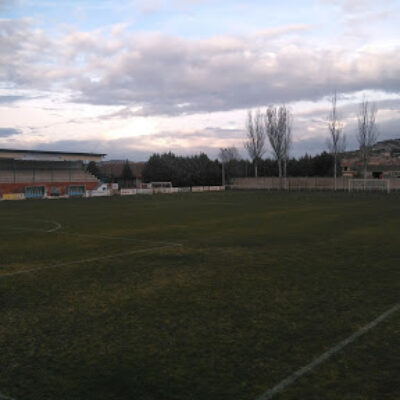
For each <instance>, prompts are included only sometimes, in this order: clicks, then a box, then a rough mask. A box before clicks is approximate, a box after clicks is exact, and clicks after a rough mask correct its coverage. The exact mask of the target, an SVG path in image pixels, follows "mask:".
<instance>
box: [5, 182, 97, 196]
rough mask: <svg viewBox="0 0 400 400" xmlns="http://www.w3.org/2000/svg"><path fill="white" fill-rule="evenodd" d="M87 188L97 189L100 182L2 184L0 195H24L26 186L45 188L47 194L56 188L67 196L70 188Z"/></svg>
mask: <svg viewBox="0 0 400 400" xmlns="http://www.w3.org/2000/svg"><path fill="white" fill-rule="evenodd" d="M83 185H84V186H86V190H93V189H96V187H97V185H98V182H50V183H49V182H35V183H0V195H2V194H4V193H24V189H25V187H26V186H45V187H46V191H47V194H50V188H51V187H56V188H58V190H59V193H60V195H63V194H65V192H66V190H67V187H68V186H83Z"/></svg>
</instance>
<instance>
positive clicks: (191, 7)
mask: <svg viewBox="0 0 400 400" xmlns="http://www.w3.org/2000/svg"><path fill="white" fill-rule="evenodd" d="M0 55H1V57H0V148H13V149H40V150H60V151H79V152H83V151H84V152H99V153H106V154H107V159H130V160H133V161H144V160H146V159H147V158H148V157H149V156H150V155H151V154H152V153H154V152H165V151H172V152H174V153H176V154H183V155H189V154H195V153H198V152H205V153H206V154H208V155H209V156H210V157H212V158H215V157H217V155H218V151H219V148H221V147H229V146H236V147H237V148H238V150H239V151H240V153H241V155H242V156H243V157H246V156H247V155H246V153H245V150H244V147H243V143H244V138H245V121H246V116H247V113H248V111H249V110H257V109H261V110H265V108H266V107H267V106H268V105H280V104H285V105H287V106H288V107H289V108H290V109H291V111H292V113H293V147H292V155H293V156H295V157H299V156H301V155H303V154H304V153H306V152H307V153H309V154H316V153H319V152H321V151H324V150H326V149H327V139H328V134H329V132H328V129H327V121H326V120H327V115H328V113H329V109H330V101H329V100H330V98H331V96H332V94H333V93H334V91H335V90H336V91H337V93H338V108H339V112H340V115H341V117H342V119H343V121H344V132H345V134H346V137H347V146H348V149H354V148H356V147H357V141H356V132H357V112H358V106H359V103H360V101H361V100H362V99H363V98H364V97H366V98H367V99H368V100H369V101H371V102H375V103H376V105H377V108H378V115H377V123H378V130H379V139H380V140H385V139H389V138H400V0H380V1H379V2H377V1H369V0H303V1H301V0H300V1H295V0H292V1H289V0H281V1H279V2H277V1H270V0H252V1H251V2H246V1H243V0H219V1H217V0H147V1H146V0H119V1H118V2H115V1H108V0H86V1H78V0H68V1H67V0H0ZM271 155H272V153H271V152H270V149H269V148H267V152H266V156H271Z"/></svg>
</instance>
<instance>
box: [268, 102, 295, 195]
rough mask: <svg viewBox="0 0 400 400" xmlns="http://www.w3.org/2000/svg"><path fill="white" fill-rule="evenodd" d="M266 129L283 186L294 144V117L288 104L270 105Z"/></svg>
mask: <svg viewBox="0 0 400 400" xmlns="http://www.w3.org/2000/svg"><path fill="white" fill-rule="evenodd" d="M264 122H265V131H266V133H267V136H268V139H269V142H270V144H271V147H272V151H273V153H274V156H275V158H276V161H277V163H278V175H279V178H280V182H281V188H282V186H283V185H282V177H283V176H285V177H286V174H287V160H288V159H289V152H290V148H291V144H292V117H291V112H290V110H289V109H288V108H287V107H286V106H280V107H278V108H277V107H275V106H269V107H268V108H267V112H266V115H265V120H264Z"/></svg>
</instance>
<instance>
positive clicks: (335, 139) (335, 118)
mask: <svg viewBox="0 0 400 400" xmlns="http://www.w3.org/2000/svg"><path fill="white" fill-rule="evenodd" d="M331 106H332V108H331V111H330V113H329V115H328V129H329V139H328V149H329V151H330V153H331V154H332V155H333V181H334V189H335V190H336V188H337V182H336V180H337V162H338V156H339V154H340V153H342V152H343V151H344V150H345V148H346V136H345V135H344V133H343V121H342V120H341V119H340V116H339V113H338V111H337V94H336V91H335V93H334V94H333V96H332V98H331Z"/></svg>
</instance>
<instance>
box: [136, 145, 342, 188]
mask: <svg viewBox="0 0 400 400" xmlns="http://www.w3.org/2000/svg"><path fill="white" fill-rule="evenodd" d="M224 169H225V176H226V182H228V183H229V181H230V180H231V179H232V178H239V177H251V176H254V165H253V163H252V162H250V161H248V160H238V159H234V160H229V161H228V162H226V163H225V168H224ZM338 170H339V171H340V168H338ZM258 172H259V173H258V176H278V166H277V163H276V160H272V159H269V158H267V159H264V160H260V161H258ZM287 172H288V176H332V172H333V156H332V155H331V154H329V153H327V152H323V153H321V154H318V155H316V156H310V155H307V154H306V155H304V156H303V157H300V158H298V159H295V158H292V159H289V160H288V162H287ZM142 180H143V181H144V182H172V184H173V186H208V185H210V186H211V185H220V184H221V181H222V164H221V162H220V161H219V160H210V159H209V158H208V156H207V155H206V154H204V153H201V154H199V155H195V156H188V157H184V156H176V155H175V154H173V153H164V154H153V155H152V156H151V157H150V158H149V160H148V161H147V162H146V165H145V167H144V169H143V172H142Z"/></svg>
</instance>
